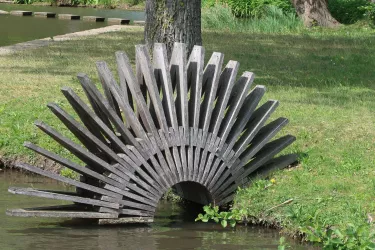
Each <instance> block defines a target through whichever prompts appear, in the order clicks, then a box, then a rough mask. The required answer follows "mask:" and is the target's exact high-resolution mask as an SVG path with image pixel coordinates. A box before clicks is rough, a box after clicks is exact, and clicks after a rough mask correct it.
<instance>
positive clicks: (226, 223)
mask: <svg viewBox="0 0 375 250" xmlns="http://www.w3.org/2000/svg"><path fill="white" fill-rule="evenodd" d="M227 225H228V222H227V221H226V220H222V221H221V226H222V227H224V228H225V227H227Z"/></svg>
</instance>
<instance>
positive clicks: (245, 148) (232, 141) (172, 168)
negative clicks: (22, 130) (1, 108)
mask: <svg viewBox="0 0 375 250" xmlns="http://www.w3.org/2000/svg"><path fill="white" fill-rule="evenodd" d="M185 51H186V48H185V45H184V44H182V43H176V44H175V45H174V49H173V52H172V56H171V60H170V61H168V59H167V55H166V47H165V45H164V44H155V46H154V51H153V55H152V58H153V59H152V60H151V55H150V54H149V52H148V49H147V47H146V46H144V45H137V46H136V63H135V64H136V70H135V72H134V71H133V69H132V66H131V64H130V60H129V58H128V57H127V55H126V54H125V53H124V52H117V53H116V61H117V72H118V75H119V82H117V81H116V80H115V77H114V76H113V73H112V71H111V70H110V69H109V67H108V66H107V64H106V63H105V62H98V63H97V70H98V74H99V79H100V82H101V84H102V88H101V89H98V88H97V86H96V85H95V84H94V83H93V82H92V81H91V80H90V78H89V77H88V76H87V75H85V74H78V80H79V82H80V84H81V86H82V88H83V90H84V93H85V95H86V98H87V100H88V102H89V104H87V103H86V102H84V101H83V99H82V98H81V97H80V96H79V95H78V94H76V93H75V92H74V91H73V89H72V88H68V87H64V88H62V93H63V95H64V96H65V97H66V99H67V101H68V102H69V104H70V105H71V106H72V108H73V110H74V111H75V113H76V116H75V117H79V120H77V119H75V118H74V116H72V115H70V114H69V113H68V112H66V111H65V110H64V109H63V108H61V107H60V106H59V105H57V104H54V103H51V104H48V108H49V109H50V110H51V111H52V113H53V114H54V115H55V116H56V117H57V118H58V119H59V120H60V121H61V122H62V123H63V124H64V125H65V126H66V127H67V128H68V129H69V130H70V131H71V132H72V134H73V135H74V136H75V137H76V139H77V140H78V141H79V143H77V142H76V141H74V140H72V139H71V138H68V137H65V136H63V135H62V134H61V133H59V132H58V131H56V130H55V129H53V128H52V127H50V126H49V125H47V124H45V123H43V122H40V121H37V122H36V123H35V125H36V126H37V127H38V128H39V129H41V130H42V131H43V132H44V133H46V134H47V135H48V136H50V137H51V138H53V139H54V140H55V141H56V142H58V143H59V144H60V145H61V146H63V147H64V148H65V149H67V150H68V151H70V152H71V153H72V154H73V155H75V156H76V157H77V158H78V159H80V160H81V161H82V162H83V163H84V166H82V165H80V164H77V163H75V162H72V161H71V160H69V159H66V158H64V157H62V156H60V155H58V154H56V153H54V152H51V151H49V150H47V149H44V148H41V147H39V146H37V145H35V144H33V143H30V142H26V143H25V144H24V145H25V147H27V148H29V149H31V150H33V151H35V152H36V153H38V154H40V155H42V156H44V157H46V158H49V159H51V160H53V161H55V162H57V163H59V164H61V165H62V166H64V167H67V168H69V169H72V170H73V171H76V172H77V173H78V174H79V175H80V179H79V180H72V179H69V178H65V177H63V176H60V175H58V174H55V173H51V172H48V171H44V170H42V169H40V168H38V167H34V166H31V165H29V164H24V163H20V164H17V166H18V167H19V168H22V169H25V170H28V171H31V172H34V173H37V174H40V175H43V176H46V177H49V178H52V179H55V180H58V181H60V182H63V183H66V184H69V185H72V186H75V187H76V192H71V193H67V192H65V193H61V192H58V191H46V190H37V189H33V188H16V187H10V188H9V192H11V193H14V194H24V195H29V196H37V197H44V198H50V199H59V200H65V201H70V202H72V203H73V204H72V205H69V206H62V207H46V208H38V209H11V210H8V211H7V214H8V215H12V216H42V217H70V218H72V217H78V218H97V219H104V220H116V219H118V218H125V219H126V221H128V222H132V221H133V222H151V221H152V218H153V216H154V214H155V209H156V207H157V204H158V202H159V200H160V198H161V197H162V195H163V194H164V193H165V192H166V191H167V190H168V189H169V188H171V187H173V186H174V190H175V191H176V192H177V193H179V194H180V196H181V197H182V198H185V199H188V200H193V201H195V202H198V203H201V204H208V203H214V204H216V205H225V204H227V203H230V202H231V201H232V200H233V197H234V195H235V191H236V189H237V188H238V187H239V186H242V185H244V184H246V183H248V181H249V179H248V178H249V177H251V176H252V175H254V174H258V173H261V174H267V173H269V172H270V171H272V170H274V169H280V168H283V167H286V166H288V165H290V164H292V163H293V162H295V161H296V158H297V156H296V154H288V155H283V156H278V157H276V158H275V156H276V155H278V154H279V153H280V152H281V151H282V150H283V149H285V148H286V147H287V146H289V145H290V144H291V143H293V141H294V140H295V137H294V136H291V135H286V136H283V137H280V138H278V139H275V140H273V138H274V137H275V136H276V134H277V133H278V132H279V131H280V130H281V129H282V128H283V127H284V126H285V125H286V124H287V123H288V119H286V118H283V117H280V118H278V119H274V120H273V121H272V122H267V121H268V119H269V118H270V116H271V115H272V114H273V113H274V111H275V110H276V108H277V106H278V101H275V100H269V101H267V102H265V103H264V104H262V105H260V104H259V103H260V101H261V99H262V97H263V95H264V93H265V87H264V86H255V87H254V88H251V86H252V82H253V80H254V74H253V73H251V72H245V73H243V74H242V75H241V76H237V72H238V68H239V63H238V62H236V61H229V62H228V63H227V65H226V66H224V65H223V60H224V55H223V54H222V53H218V52H214V53H213V54H212V56H211V58H210V59H209V60H208V63H207V65H206V67H204V55H205V53H204V48H203V47H201V46H195V47H194V49H193V51H192V53H191V55H190V57H189V58H186V53H185ZM109 223H110V222H109Z"/></svg>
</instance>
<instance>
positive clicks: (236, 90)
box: [218, 72, 254, 149]
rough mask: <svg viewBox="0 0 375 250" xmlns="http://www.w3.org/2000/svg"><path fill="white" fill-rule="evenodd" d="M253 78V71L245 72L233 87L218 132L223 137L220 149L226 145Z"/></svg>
mask: <svg viewBox="0 0 375 250" xmlns="http://www.w3.org/2000/svg"><path fill="white" fill-rule="evenodd" d="M253 80H254V74H253V73H251V72H245V73H244V74H242V76H241V77H240V79H239V80H238V81H237V82H236V84H235V85H234V87H233V90H232V93H231V97H230V99H229V101H228V106H229V109H228V111H227V112H226V115H225V118H224V120H223V122H222V124H221V126H220V129H219V133H218V136H219V137H220V138H221V143H220V145H219V148H220V149H221V148H222V147H223V146H224V143H225V141H226V139H227V137H228V135H229V132H230V131H231V128H232V126H233V124H234V122H235V121H236V118H237V115H238V113H239V112H240V109H241V107H242V104H243V103H244V101H245V98H246V96H247V94H248V92H249V90H250V87H251V84H252V83H253Z"/></svg>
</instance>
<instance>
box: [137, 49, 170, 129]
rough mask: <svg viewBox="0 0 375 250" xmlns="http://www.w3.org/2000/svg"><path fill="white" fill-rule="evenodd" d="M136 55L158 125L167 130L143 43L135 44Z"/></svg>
mask: <svg viewBox="0 0 375 250" xmlns="http://www.w3.org/2000/svg"><path fill="white" fill-rule="evenodd" d="M136 55H137V58H138V59H139V62H140V67H141V69H142V73H143V77H144V80H145V84H146V86H147V89H148V93H149V95H150V99H151V102H152V104H153V106H154V108H155V113H156V116H157V120H158V122H159V126H160V128H161V129H162V130H163V131H168V125H167V119H166V117H165V113H164V110H163V105H162V102H161V100H160V95H159V91H158V87H157V83H156V79H155V75H154V72H153V67H152V65H151V60H150V55H149V53H148V50H147V47H146V46H145V45H137V46H136Z"/></svg>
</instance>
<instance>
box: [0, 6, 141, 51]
mask: <svg viewBox="0 0 375 250" xmlns="http://www.w3.org/2000/svg"><path fill="white" fill-rule="evenodd" d="M0 10H5V11H11V10H29V11H33V12H55V13H62V14H76V15H80V16H102V17H106V18H108V17H114V18H124V19H130V20H144V19H145V14H144V12H142V11H127V10H118V9H114V10H111V9H95V8H78V7H52V6H33V5H17V4H3V3H0ZM104 26H107V22H98V23H95V22H87V21H82V20H60V19H58V18H40V17H34V16H24V17H20V16H11V15H0V46H6V45H11V44H15V43H20V42H26V41H30V40H35V39H40V38H46V37H53V36H56V35H63V34H66V33H72V32H78V31H83V30H88V29H95V28H100V27H104Z"/></svg>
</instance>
